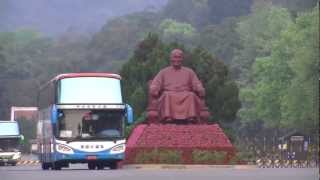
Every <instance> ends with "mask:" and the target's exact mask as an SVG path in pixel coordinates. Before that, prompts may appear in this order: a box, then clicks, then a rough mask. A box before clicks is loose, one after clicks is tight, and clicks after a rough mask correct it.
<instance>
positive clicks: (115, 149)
mask: <svg viewBox="0 0 320 180" xmlns="http://www.w3.org/2000/svg"><path fill="white" fill-rule="evenodd" d="M125 149H126V146H125V145H124V144H120V145H117V146H115V147H113V148H112V149H111V150H110V154H116V153H123V152H124V151H125Z"/></svg>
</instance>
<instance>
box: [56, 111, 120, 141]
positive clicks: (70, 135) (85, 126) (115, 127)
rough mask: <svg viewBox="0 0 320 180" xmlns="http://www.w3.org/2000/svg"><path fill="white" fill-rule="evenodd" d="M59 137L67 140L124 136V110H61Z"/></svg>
mask: <svg viewBox="0 0 320 180" xmlns="http://www.w3.org/2000/svg"><path fill="white" fill-rule="evenodd" d="M58 114H59V119H58V123H57V131H56V132H57V138H61V139H67V140H74V139H77V140H81V139H93V140H95V139H110V138H111V139H114V138H121V137H123V126H124V111H119V110H59V112H58Z"/></svg>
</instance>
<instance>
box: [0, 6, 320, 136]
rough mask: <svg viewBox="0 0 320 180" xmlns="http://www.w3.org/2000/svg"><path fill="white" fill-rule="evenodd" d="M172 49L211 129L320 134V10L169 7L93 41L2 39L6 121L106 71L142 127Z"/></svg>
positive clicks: (128, 20) (108, 29) (38, 35)
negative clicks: (199, 90)
mask: <svg viewBox="0 0 320 180" xmlns="http://www.w3.org/2000/svg"><path fill="white" fill-rule="evenodd" d="M88 3H90V2H89V1H88ZM0 8H1V7H0ZM0 12H1V9H0ZM175 47H181V48H183V49H184V50H185V51H186V53H187V58H186V62H185V63H186V64H185V65H186V66H189V67H191V68H193V69H195V71H196V72H197V73H198V74H199V77H200V79H201V80H202V81H203V82H204V84H205V87H206V91H207V97H206V99H207V100H206V101H207V103H208V106H209V108H210V111H211V112H212V117H211V121H212V122H218V123H220V124H223V125H224V127H226V128H227V129H228V130H230V131H232V134H234V136H250V135H252V134H255V133H257V132H260V135H261V136H264V135H265V134H269V135H275V134H276V135H279V134H284V133H286V132H288V131H290V130H299V131H302V132H304V133H307V134H311V135H315V133H316V132H317V131H318V126H319V5H317V0H291V1H287V0H242V1H238V0H228V1H221V0H168V3H167V4H166V5H165V6H164V7H163V8H161V9H160V10H158V11H154V10H145V11H140V12H134V13H130V14H127V15H123V16H117V17H113V18H112V19H108V21H107V20H106V23H105V24H104V25H103V26H102V27H101V29H100V30H99V31H98V32H97V33H94V34H93V35H84V34H80V33H77V32H76V31H72V30H70V31H67V32H65V33H63V34H61V35H60V36H58V37H54V38H53V37H51V36H48V35H46V34H45V33H43V32H40V31H35V30H32V29H18V30H14V31H10V32H8V31H2V32H0V116H1V119H7V118H8V117H9V108H10V106H13V105H14V106H36V92H37V89H38V87H39V85H40V84H41V83H43V82H45V81H47V80H49V79H50V78H52V77H53V76H55V75H56V74H58V73H67V72H89V71H90V72H106V71H107V72H118V73H120V74H121V75H122V76H123V82H124V89H123V90H124V93H125V98H126V101H128V102H129V103H130V104H132V106H133V108H134V110H135V116H136V119H140V120H142V119H143V117H144V110H145V107H146V91H147V89H146V83H147V81H148V80H150V79H151V78H152V77H153V76H154V75H155V73H156V72H158V70H159V69H160V68H162V67H164V66H166V65H167V64H168V58H169V57H168V54H169V52H170V50H171V49H172V48H175ZM234 127H237V128H234ZM235 134H236V135H235Z"/></svg>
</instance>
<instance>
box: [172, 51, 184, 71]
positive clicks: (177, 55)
mask: <svg viewBox="0 0 320 180" xmlns="http://www.w3.org/2000/svg"><path fill="white" fill-rule="evenodd" d="M182 60H183V51H182V50H181V49H174V50H172V51H171V54H170V62H171V66H172V67H174V68H175V69H180V68H181V66H182Z"/></svg>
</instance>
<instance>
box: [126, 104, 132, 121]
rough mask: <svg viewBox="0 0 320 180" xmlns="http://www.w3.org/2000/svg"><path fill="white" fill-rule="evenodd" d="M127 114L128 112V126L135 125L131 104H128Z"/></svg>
mask: <svg viewBox="0 0 320 180" xmlns="http://www.w3.org/2000/svg"><path fill="white" fill-rule="evenodd" d="M126 112H127V122H128V124H132V123H133V109H132V107H131V106H130V105H129V104H126Z"/></svg>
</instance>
